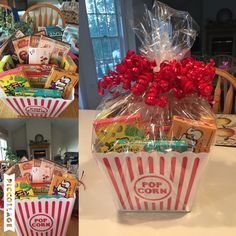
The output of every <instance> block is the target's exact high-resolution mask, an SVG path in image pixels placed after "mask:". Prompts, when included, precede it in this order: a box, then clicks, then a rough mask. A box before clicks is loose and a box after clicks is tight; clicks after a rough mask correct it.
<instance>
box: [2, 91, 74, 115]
mask: <svg viewBox="0 0 236 236" xmlns="http://www.w3.org/2000/svg"><path fill="white" fill-rule="evenodd" d="M1 90H2V89H1ZM0 94H1V99H2V100H3V101H4V102H5V103H6V105H8V106H9V107H10V108H11V109H13V110H14V111H15V112H16V113H18V114H19V115H20V116H30V117H42V118H43V117H45V118H46V117H57V116H59V115H60V114H61V112H63V111H64V110H65V109H66V107H68V106H69V105H70V103H72V102H73V100H74V89H73V91H72V93H71V95H70V97H69V98H68V99H66V100H65V99H62V98H43V97H23V96H19V97H18V96H6V95H5V94H4V92H3V91H1V93H0Z"/></svg>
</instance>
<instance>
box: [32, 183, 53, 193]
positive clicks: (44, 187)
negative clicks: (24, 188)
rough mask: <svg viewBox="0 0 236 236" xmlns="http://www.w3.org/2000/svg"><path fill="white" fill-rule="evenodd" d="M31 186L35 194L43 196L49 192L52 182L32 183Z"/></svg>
mask: <svg viewBox="0 0 236 236" xmlns="http://www.w3.org/2000/svg"><path fill="white" fill-rule="evenodd" d="M31 186H32V190H33V192H34V194H35V195H37V196H43V195H47V194H48V191H49V187H50V183H49V184H47V183H45V182H44V183H31Z"/></svg>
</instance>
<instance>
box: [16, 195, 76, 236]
mask: <svg viewBox="0 0 236 236" xmlns="http://www.w3.org/2000/svg"><path fill="white" fill-rule="evenodd" d="M74 203H75V198H68V199H66V198H59V199H57V198H49V199H40V200H17V201H16V211H15V216H16V232H17V234H18V235H19V236H26V235H28V236H34V235H40V236H46V235H48V236H49V235H60V236H66V233H67V229H68V225H69V221H70V218H71V213H72V210H73V206H74Z"/></svg>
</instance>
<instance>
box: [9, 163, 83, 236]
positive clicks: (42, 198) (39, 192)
mask: <svg viewBox="0 0 236 236" xmlns="http://www.w3.org/2000/svg"><path fill="white" fill-rule="evenodd" d="M13 173H14V174H15V176H16V180H15V199H16V203H15V206H16V209H15V222H16V231H17V234H18V235H19V236H25V235H30V236H31V235H32V236H33V235H38V234H41V233H46V234H48V235H62V236H65V235H66V232H67V229H68V225H69V221H70V218H71V214H72V211H73V207H74V204H75V199H76V197H75V193H76V190H77V187H78V184H79V181H78V180H77V179H76V178H75V177H74V175H72V174H70V173H68V171H67V169H66V168H65V167H63V166H61V165H58V164H56V163H54V162H52V161H49V160H47V159H44V158H42V159H35V160H30V161H23V162H19V163H17V164H15V165H14V166H12V167H11V168H10V169H8V170H7V171H6V174H8V175H10V174H13Z"/></svg>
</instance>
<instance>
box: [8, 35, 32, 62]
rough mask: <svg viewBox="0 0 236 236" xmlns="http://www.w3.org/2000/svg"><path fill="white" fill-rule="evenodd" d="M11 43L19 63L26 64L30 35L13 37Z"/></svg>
mask: <svg viewBox="0 0 236 236" xmlns="http://www.w3.org/2000/svg"><path fill="white" fill-rule="evenodd" d="M12 43H13V45H14V48H15V52H16V54H17V56H18V58H19V61H20V63H22V64H28V61H29V53H28V51H29V43H30V36H24V37H22V38H18V39H15V40H13V41H12Z"/></svg>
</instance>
